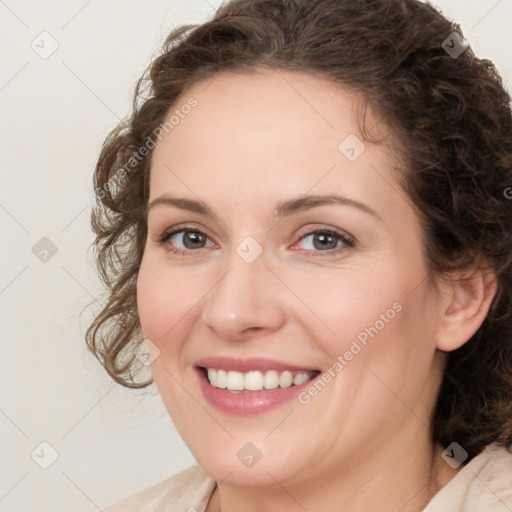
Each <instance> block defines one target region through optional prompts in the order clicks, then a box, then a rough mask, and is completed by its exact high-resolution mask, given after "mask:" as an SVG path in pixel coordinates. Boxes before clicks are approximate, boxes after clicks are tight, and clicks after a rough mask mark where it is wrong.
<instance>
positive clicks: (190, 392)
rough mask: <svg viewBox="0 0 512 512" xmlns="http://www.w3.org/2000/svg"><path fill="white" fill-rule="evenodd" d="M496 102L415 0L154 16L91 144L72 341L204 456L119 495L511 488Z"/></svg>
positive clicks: (503, 173) (510, 384)
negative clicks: (137, 60)
mask: <svg viewBox="0 0 512 512" xmlns="http://www.w3.org/2000/svg"><path fill="white" fill-rule="evenodd" d="M146 84H149V87H146ZM143 96H144V97H143ZM509 102H510V97H509V95H508V94H507V92H506V91H505V90H504V87H503V85H502V83H501V79H500V77H499V75H498V73H497V71H496V70H495V69H494V67H493V65H492V63H491V62H490V61H486V60H479V59H478V58H476V57H475V55H474V54H473V52H472V50H471V49H470V48H469V47H468V45H467V43H466V42H465V40H464V39H463V37H462V35H461V33H460V29H459V27H458V26H457V25H454V24H452V23H451V22H449V21H447V20H446V19H445V18H444V17H443V16H442V15H441V14H440V13H438V12H437V11H436V10H435V9H433V8H432V7H431V6H429V5H427V4H423V3H421V2H419V1H417V0H367V1H360V2H353V1H351V0H308V1H305V0H287V1H283V0H239V1H235V0H234V1H231V2H229V3H227V4H226V5H224V6H223V7H222V8H220V9H219V10H218V12H217V13H216V15H215V17H214V18H213V19H212V20H211V21H208V22H206V23H204V24H202V25H200V26H197V27H191V26H187V27H182V28H180V29H177V30H175V31H174V32H173V33H172V34H171V35H170V36H169V37H168V39H167V41H166V43H165V46H164V48H163V52H162V55H161V56H159V57H158V58H157V59H156V60H155V61H154V63H153V64H152V65H151V66H150V68H149V71H148V73H147V74H146V75H145V77H143V79H141V81H140V82H139V86H138V88H137V93H136V99H135V102H134V112H133V115H132V117H131V118H130V119H129V120H128V121H127V122H126V123H123V124H122V125H121V126H119V127H118V128H117V129H116V130H114V131H113V132H112V133H111V135H110V136H109V138H108V139H107V141H106V142H105V145H104V147H103V149H102V152H101V155H100V158H99V161H98V164H97V168H96V172H95V186H96V194H97V198H98V204H97V208H96V210H95V212H94V214H93V219H92V220H93V227H94V230H95V233H96V234H97V240H96V247H97V249H98V256H97V258H98V266H99V270H100V273H101V275H102V277H103V278H104V280H105V283H106V285H107V286H108V289H109V294H110V295H109V300H108V303H107V304H106V306H105V308H104V309H103V311H102V312H101V313H100V314H99V315H98V316H97V318H96V319H95V320H94V323H93V324H92V325H91V327H90V329H89V331H88V333H87V340H88V344H89V348H90V349H91V351H92V352H93V353H94V354H95V355H96V356H97V357H98V358H99V360H100V361H101V362H102V364H103V365H104V367H105V369H106V370H107V372H108V373H109V374H110V375H111V376H112V377H113V378H114V379H115V380H116V381H117V382H119V383H120V384H123V385H125V386H129V387H133V388H137V387H143V386H147V385H149V384H150V383H151V382H152V380H154V382H155V384H156V386H157V388H158V390H159V392H160V394H161V396H162V400H163V402H164V404H165V406H166V408H167V410H168V412H169V414H170V416H171V418H172V420H173V422H174V424H175V425H176V428H177V429H178V431H179V432H180V435H181V436H182V437H183V439H184V441H185V443H186V444H187V445H188V446H189V448H190V450H191V452H192V453H193V455H194V456H195V458H196V460H197V462H198V464H199V466H200V467H193V468H190V469H189V470H186V471H185V472H182V473H180V474H179V475H176V476H174V477H171V478H170V479H168V480H165V481H164V482H161V483H160V484H158V485H156V486H154V487H152V488H150V489H148V490H146V491H143V492H142V493H139V494H138V495H136V496H134V497H131V498H128V499H126V500H124V501H123V502H121V503H120V504H117V505H114V506H112V507H109V508H108V509H107V510H108V512H117V511H123V512H127V511H132V510H133V511H141V510H144V511H160V510H161V511H163V510H169V511H170V510H176V511H178V510H180V511H182V510H189V511H194V510H197V511H207V512H212V511H222V512H230V511H256V510H257V511H261V510H265V511H274V510H287V511H295V510H297V511H299V510H307V511H310V512H312V511H317V510H322V511H323V512H330V511H339V510H343V511H344V512H353V511H361V510H372V511H399V510H400V511H402V512H412V511H420V510H424V511H428V512H434V511H447V510H450V511H463V510H479V511H480V510H481V511H486V512H487V511H493V512H498V511H506V510H512V488H511V487H512V454H510V453H509V451H508V450H507V448H508V447H509V446H510V443H511V441H512V334H511V333H512V318H511V296H512V293H511V292H512V203H511V201H510V199H509V197H510V195H511V194H510V186H511V185H512V114H511V110H510V103H509ZM507 191H509V192H507ZM143 340H145V341H143ZM143 346H145V347H146V349H147V351H148V357H149V359H147V360H146V361H145V363H146V364H150V366H151V372H152V379H149V380H147V381H145V382H140V381H139V382H137V381H136V380H135V379H134V377H135V376H136V375H137V374H138V372H139V370H140V369H141V368H142V367H143V366H142V365H141V364H140V362H139V352H138V351H139V350H140V348H141V347H143Z"/></svg>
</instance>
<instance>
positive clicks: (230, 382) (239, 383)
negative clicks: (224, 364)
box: [226, 372, 244, 391]
mask: <svg viewBox="0 0 512 512" xmlns="http://www.w3.org/2000/svg"><path fill="white" fill-rule="evenodd" d="M226 387H227V388H228V389H230V390H231V391H242V390H243V389H244V374H243V373H240V372H228V375H227V378H226Z"/></svg>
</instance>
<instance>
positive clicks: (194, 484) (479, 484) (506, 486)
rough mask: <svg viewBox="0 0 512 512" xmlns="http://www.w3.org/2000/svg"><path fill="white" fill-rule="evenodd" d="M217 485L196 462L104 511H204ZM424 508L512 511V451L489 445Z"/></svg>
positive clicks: (451, 511) (435, 511)
mask: <svg viewBox="0 0 512 512" xmlns="http://www.w3.org/2000/svg"><path fill="white" fill-rule="evenodd" d="M214 489H215V480H213V479H212V478H210V477H209V476H208V475H207V474H206V473H204V471H203V470H202V469H201V468H199V467H197V466H192V467H190V468H188V469H186V470H185V471H182V472H181V473H178V474H177V475H175V476H172V477H170V478H168V479H167V480H164V481H162V482H160V483H158V484H156V485H154V486H153V487H150V488H149V489H146V490H144V491H141V492H139V493H138V494H135V495H134V496H132V497H130V498H127V499H125V500H123V501H120V502H119V503H116V504H115V505H111V506H110V507H108V508H106V509H104V510H103V512H204V511H205V510H206V507H207V505H208V501H209V500H210V498H211V496H212V494H213V491H214ZM423 512H512V453H510V452H509V451H508V450H506V449H505V448H503V447H499V446H497V445H489V446H488V447H487V448H486V449H485V450H484V451H483V452H482V453H481V454H480V455H478V456H477V457H475V458H474V459H473V460H471V461H470V462H469V463H468V464H467V465H466V466H465V467H464V468H462V469H461V470H460V471H459V472H458V473H457V474H456V475H455V476H454V477H453V478H452V479H451V480H450V481H449V482H448V484H447V485H445V486H444V487H443V488H442V489H441V490H440V491H439V492H438V493H437V494H436V495H435V496H434V497H433V498H432V499H431V500H430V502H429V504H428V505H427V507H426V508H425V509H423Z"/></svg>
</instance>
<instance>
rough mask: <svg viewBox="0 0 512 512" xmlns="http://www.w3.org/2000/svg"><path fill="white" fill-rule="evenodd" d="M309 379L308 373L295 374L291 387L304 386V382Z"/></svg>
mask: <svg viewBox="0 0 512 512" xmlns="http://www.w3.org/2000/svg"><path fill="white" fill-rule="evenodd" d="M309 378H310V376H309V374H308V373H297V375H295V377H294V378H293V385H294V386H300V385H301V384H304V382H307V381H308V380H309Z"/></svg>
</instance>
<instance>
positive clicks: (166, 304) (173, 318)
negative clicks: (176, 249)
mask: <svg viewBox="0 0 512 512" xmlns="http://www.w3.org/2000/svg"><path fill="white" fill-rule="evenodd" d="M154 260H155V258H154V257H152V256H149V257H147V258H146V259H143V261H142V263H141V267H140V270H139V275H138V279H137V310H138V314H139V318H140V322H141V326H142V332H143V333H144V336H145V337H146V338H149V339H151V340H152V341H154V342H155V343H156V344H157V345H158V344H160V345H161V344H162V342H163V341H164V340H170V341H172V340H177V339H178V338H177V337H176V335H175V334H176V332H178V331H179V329H180V327H182V325H181V324H184V323H186V321H187V319H188V318H189V317H190V316H192V315H193V314H194V306H196V305H198V302H199V301H200V299H201V297H202V296H203V295H204V293H205V290H204V289H203V288H204V286H200V285H199V282H198V280H194V279H190V276H186V275H185V273H184V272H180V271H179V270H174V271H172V270H171V269H166V268H165V267H164V266H163V265H162V263H161V262H158V261H154ZM167 345H169V348H172V347H173V346H174V344H173V343H169V344H166V347H165V348H166V350H167ZM159 348H160V349H161V350H162V349H163V347H162V346H160V347H159Z"/></svg>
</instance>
